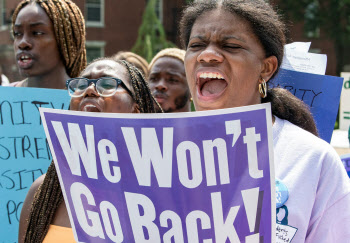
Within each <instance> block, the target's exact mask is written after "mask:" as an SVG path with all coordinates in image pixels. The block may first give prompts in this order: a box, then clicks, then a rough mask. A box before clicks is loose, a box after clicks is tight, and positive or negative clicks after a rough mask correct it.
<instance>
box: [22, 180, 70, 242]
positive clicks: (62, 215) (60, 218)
mask: <svg viewBox="0 0 350 243" xmlns="http://www.w3.org/2000/svg"><path fill="white" fill-rule="evenodd" d="M44 179H45V175H42V176H40V177H39V178H38V179H36V180H35V181H34V183H33V184H32V186H31V187H30V189H29V191H28V194H27V196H26V199H25V200H24V203H23V207H22V211H21V217H20V220H19V233H18V243H24V237H25V234H26V230H27V227H28V218H29V215H30V210H31V206H32V203H33V200H34V195H35V192H36V191H37V190H38V188H39V186H40V185H41V184H42V183H43V181H44ZM51 224H53V225H57V226H62V227H68V228H71V224H70V222H69V216H68V212H67V208H66V204H65V202H64V201H63V202H62V203H61V204H60V205H59V206H58V208H57V210H56V212H55V215H54V218H53V220H52V222H51Z"/></svg>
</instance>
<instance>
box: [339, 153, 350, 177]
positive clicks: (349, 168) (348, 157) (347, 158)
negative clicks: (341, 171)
mask: <svg viewBox="0 0 350 243" xmlns="http://www.w3.org/2000/svg"><path fill="white" fill-rule="evenodd" d="M340 159H341V161H342V162H343V165H344V167H345V170H346V172H347V173H348V176H349V177H350V154H343V155H341V156H340Z"/></svg>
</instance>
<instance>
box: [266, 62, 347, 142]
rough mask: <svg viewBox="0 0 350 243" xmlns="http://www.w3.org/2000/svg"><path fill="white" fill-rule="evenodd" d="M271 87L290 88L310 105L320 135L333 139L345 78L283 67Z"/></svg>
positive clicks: (326, 139) (271, 82) (328, 139)
mask: <svg viewBox="0 0 350 243" xmlns="http://www.w3.org/2000/svg"><path fill="white" fill-rule="evenodd" d="M269 85H270V87H271V88H273V87H281V88H285V89H287V90H289V91H290V92H291V93H292V94H293V95H295V96H296V97H297V98H299V99H301V100H302V101H304V103H305V104H307V105H308V106H309V107H310V110H311V112H312V114H313V116H314V119H315V122H316V126H317V129H318V132H319V135H320V137H321V138H322V139H323V140H325V141H327V142H328V143H329V142H330V141H331V137H332V133H333V129H334V124H335V120H336V118H337V113H338V108H339V100H340V93H341V90H342V85H343V78H340V77H333V76H327V75H318V74H311V73H302V72H296V71H291V70H285V69H281V70H280V72H279V73H278V75H277V76H276V77H275V78H274V79H273V80H271V81H270V84H269Z"/></svg>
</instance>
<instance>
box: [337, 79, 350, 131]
mask: <svg viewBox="0 0 350 243" xmlns="http://www.w3.org/2000/svg"><path fill="white" fill-rule="evenodd" d="M340 76H341V77H343V78H344V84H343V90H342V93H341V97H340V113H339V129H340V130H343V131H348V129H349V126H350V72H343V73H341V74H340Z"/></svg>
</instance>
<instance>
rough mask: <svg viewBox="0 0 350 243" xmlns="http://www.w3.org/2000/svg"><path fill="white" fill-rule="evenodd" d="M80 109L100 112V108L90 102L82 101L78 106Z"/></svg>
mask: <svg viewBox="0 0 350 243" xmlns="http://www.w3.org/2000/svg"><path fill="white" fill-rule="evenodd" d="M79 110H80V111H87V112H102V110H101V108H100V107H99V106H97V105H94V104H92V103H91V102H84V103H82V104H81V106H80V107H79Z"/></svg>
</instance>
